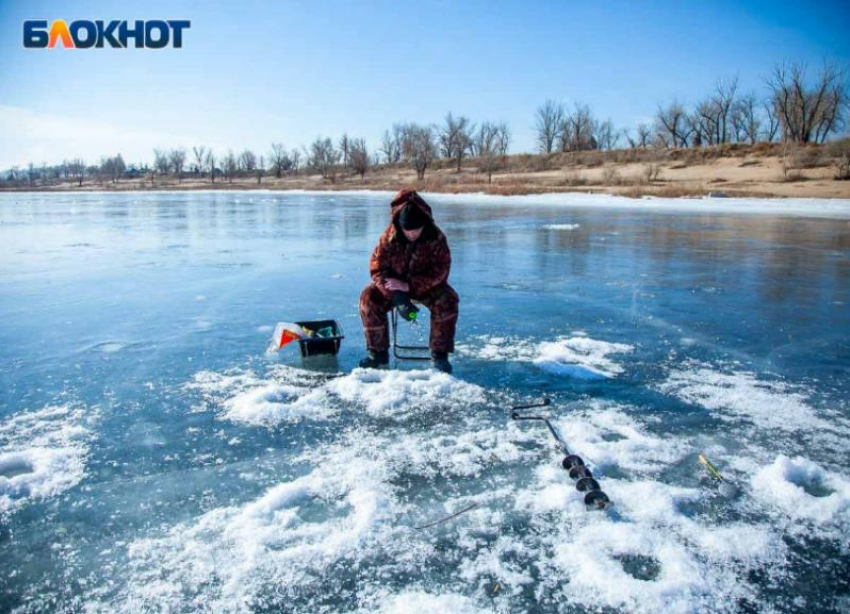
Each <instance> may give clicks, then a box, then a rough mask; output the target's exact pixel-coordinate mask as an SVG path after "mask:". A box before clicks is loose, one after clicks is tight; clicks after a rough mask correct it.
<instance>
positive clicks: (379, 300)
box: [360, 284, 459, 352]
mask: <svg viewBox="0 0 850 614" xmlns="http://www.w3.org/2000/svg"><path fill="white" fill-rule="evenodd" d="M411 298H412V299H413V300H414V301H416V302H417V303H422V304H423V305H425V307H427V308H428V311H430V312H431V338H430V340H429V343H428V346H429V347H430V348H431V351H432V352H454V349H455V328H456V327H457V316H458V302H459V299H458V295H457V292H455V291H454V288H452V287H451V286H450V285H449V284H443V285H441V286H437V287H436V288H434V289H433V290H431V291H430V292H428V293H427V294H425V295H423V296H414V297H411ZM392 308H393V304H392V301H390V299H388V298H386V297H385V296H384V295H383V294H381V291H380V290H378V288H377V287H376V286H375V284H369V285H368V286H366V289H364V290H363V293H362V294H361V295H360V319H361V320H363V331H364V332H365V333H366V348H367V349H369V350H372V351H375V352H385V351H387V350H388V349H389V347H390V335H389V324H388V322H387V313H389V312H390V310H392Z"/></svg>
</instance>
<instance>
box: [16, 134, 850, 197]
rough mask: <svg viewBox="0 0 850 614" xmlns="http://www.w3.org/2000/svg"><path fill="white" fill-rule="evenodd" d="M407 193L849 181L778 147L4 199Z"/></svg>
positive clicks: (808, 192) (814, 190) (167, 182)
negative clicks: (165, 193)
mask: <svg viewBox="0 0 850 614" xmlns="http://www.w3.org/2000/svg"><path fill="white" fill-rule="evenodd" d="M406 186H413V187H415V188H417V189H419V190H422V191H427V192H437V193H471V192H480V193H486V194H494V195H522V194H543V193H568V192H583V193H590V194H611V195H615V196H626V197H632V198H640V197H643V196H662V197H669V198H676V197H699V196H718V197H723V196H727V197H756V198H776V197H778V198H842V199H846V198H850V181H846V180H838V179H836V161H835V158H834V157H833V156H832V155H831V153H830V150H829V148H827V147H825V146H809V147H804V148H796V149H794V150H792V151H790V152H789V151H787V150H783V149H782V147H781V145H779V144H766V143H762V144H757V145H754V146H748V145H731V146H727V147H725V148H723V149H722V150H720V149H718V148H704V149H681V150H661V151H656V150H618V151H609V152H601V151H587V152H575V153H562V154H550V155H532V154H517V155H513V156H508V157H506V158H505V159H504V160H503V161H502V162H501V164H500V165H499V169H498V170H497V171H495V172H493V173H492V176H489V177H488V174H487V173H485V172H483V171H482V164H481V161H480V160H477V159H474V158H472V159H468V160H464V162H463V165H462V167H461V170H460V171H458V170H457V168H456V166H455V165H454V163H453V162H452V161H449V160H440V161H437V162H436V163H435V164H434V165H433V167H432V168H429V169H428V170H427V172H426V175H425V179H424V180H418V179H417V178H416V173H415V172H414V170H413V169H412V168H410V167H409V166H406V165H403V164H384V165H379V166H375V167H373V168H371V169H369V171H368V172H367V173H366V174H365V175H364V176H363V177H362V178H361V177H360V176H359V175H357V174H355V173H353V172H351V171H350V170H348V169H345V168H337V169H332V170H330V171H328V172H327V173H326V175H325V176H323V175H322V174H319V173H313V172H308V171H299V172H297V173H284V174H283V175H282V176H281V177H279V178H278V177H275V176H273V175H272V176H265V177H262V179H261V181H259V182H258V181H257V178H256V176H254V175H251V176H247V175H246V176H236V177H232V178H230V179H228V180H225V179H224V178H223V177H221V176H217V177H216V180H215V182H214V183H211V182H210V179H209V176H208V175H205V176H195V175H191V174H188V175H186V176H184V177H183V178H178V177H176V176H164V177H163V176H159V175H153V174H147V175H144V176H138V177H133V178H121V179H119V180H117V181H116V182H112V181H109V180H108V179H101V178H99V177H92V178H87V179H84V181H83V183H82V185H79V182H78V181H77V180H74V179H69V180H65V181H61V180H57V181H54V182H52V183H47V184H45V185H39V184H37V183H36V184H29V183H27V182H25V181H20V182H18V183H17V184H15V185H7V186H2V187H0V190H4V191H15V190H25V191H33V190H36V191H41V190H44V191H77V190H86V189H88V190H107V191H125V190H138V191H150V190H200V189H203V190H210V189H215V190H251V189H271V190H295V189H300V190H322V191H324V190H328V191H333V190H352V189H368V190H387V191H395V190H398V189H400V188H402V187H406Z"/></svg>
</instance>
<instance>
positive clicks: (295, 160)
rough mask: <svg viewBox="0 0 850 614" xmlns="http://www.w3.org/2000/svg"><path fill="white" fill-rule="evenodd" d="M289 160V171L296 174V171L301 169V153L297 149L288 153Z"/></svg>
mask: <svg viewBox="0 0 850 614" xmlns="http://www.w3.org/2000/svg"><path fill="white" fill-rule="evenodd" d="M289 159H290V161H291V162H292V166H291V169H292V170H293V171H295V172H296V173H297V172H298V169H299V168H301V152H300V151H299V150H298V149H293V150H292V151H291V152H290V153H289Z"/></svg>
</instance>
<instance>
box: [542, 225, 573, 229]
mask: <svg viewBox="0 0 850 614" xmlns="http://www.w3.org/2000/svg"><path fill="white" fill-rule="evenodd" d="M543 228H545V229H546V230H576V229H577V228H581V224H546V225H545V226H544V227H543Z"/></svg>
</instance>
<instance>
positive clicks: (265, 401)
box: [184, 365, 335, 426]
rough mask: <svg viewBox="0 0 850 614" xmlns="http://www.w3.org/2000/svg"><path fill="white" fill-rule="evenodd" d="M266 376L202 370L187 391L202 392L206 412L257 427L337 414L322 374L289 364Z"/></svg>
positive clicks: (279, 366) (280, 366)
mask: <svg viewBox="0 0 850 614" xmlns="http://www.w3.org/2000/svg"><path fill="white" fill-rule="evenodd" d="M266 375H267V376H266V377H265V378H261V377H258V376H257V375H256V374H255V373H254V372H253V371H250V370H241V369H230V370H227V371H225V372H223V373H217V372H214V371H201V372H199V373H196V374H195V376H194V377H193V378H192V381H191V382H189V383H188V384H186V385H185V386H184V388H185V389H186V390H188V391H198V392H200V393H201V396H202V398H203V401H204V404H203V405H202V408H203V409H206V408H208V407H213V408H216V409H219V410H220V412H221V416H222V417H223V418H225V419H227V420H232V421H234V422H242V423H245V424H250V425H254V426H274V425H276V424H280V423H281V422H297V421H299V420H302V419H307V418H309V419H314V420H322V419H327V418H329V417H331V416H332V415H333V414H334V413H335V411H334V410H333V408H332V407H330V406H329V405H328V403H327V392H326V391H325V390H324V389H323V387H322V384H323V383H324V378H323V377H322V376H321V375H317V374H316V373H314V372H311V371H306V370H304V369H295V368H293V367H288V366H286V365H273V366H272V367H270V368H269V370H268V373H267V374H266Z"/></svg>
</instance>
